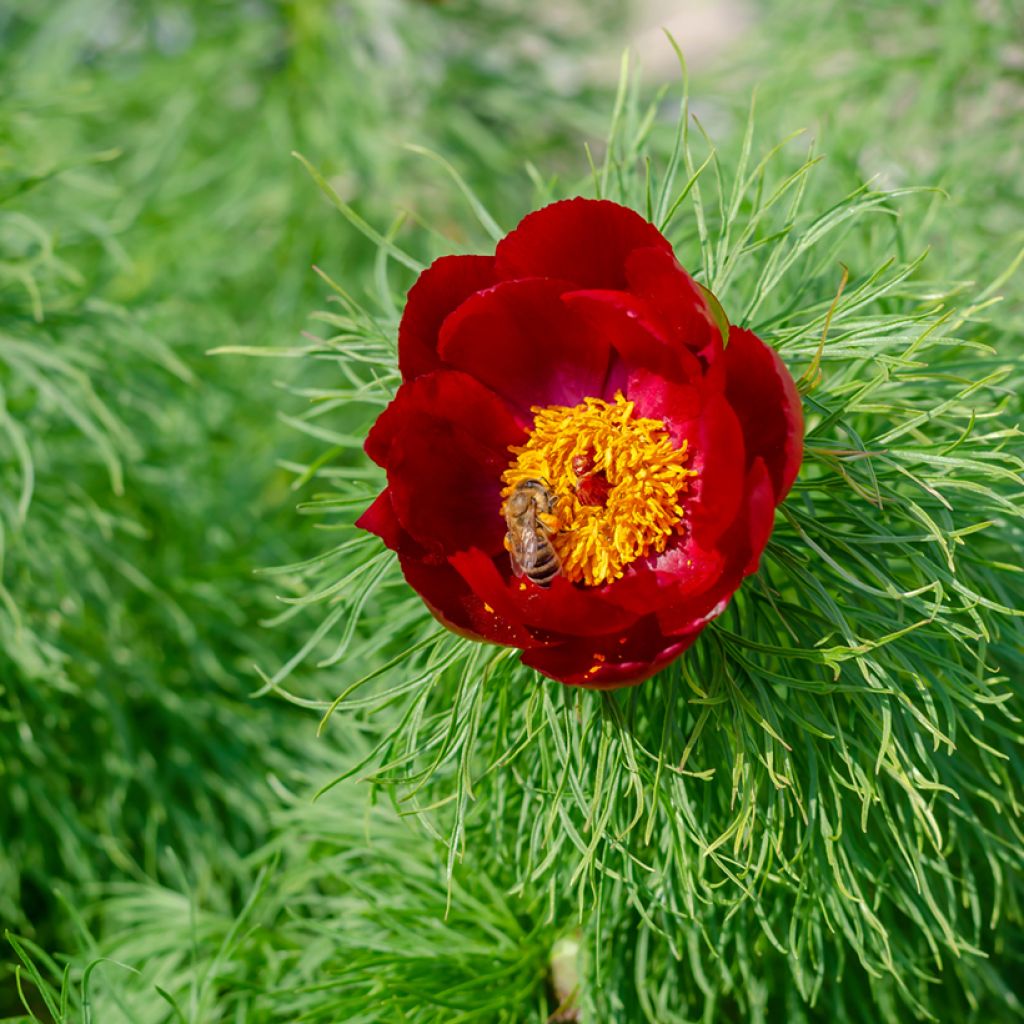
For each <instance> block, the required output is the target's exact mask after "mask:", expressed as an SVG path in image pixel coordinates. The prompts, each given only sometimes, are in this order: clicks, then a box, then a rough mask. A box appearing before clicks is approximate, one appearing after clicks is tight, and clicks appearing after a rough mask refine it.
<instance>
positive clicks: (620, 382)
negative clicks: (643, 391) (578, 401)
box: [564, 289, 701, 399]
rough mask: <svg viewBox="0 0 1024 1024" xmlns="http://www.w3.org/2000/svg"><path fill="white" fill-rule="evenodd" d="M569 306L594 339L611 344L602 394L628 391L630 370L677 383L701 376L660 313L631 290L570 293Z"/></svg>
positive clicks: (697, 367)
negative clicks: (609, 366) (670, 334)
mask: <svg viewBox="0 0 1024 1024" xmlns="http://www.w3.org/2000/svg"><path fill="white" fill-rule="evenodd" d="M564 301H565V304H566V305H567V306H568V307H569V308H570V309H572V310H573V311H574V312H576V313H577V314H578V315H579V316H580V317H581V318H582V320H583V322H584V323H585V325H586V328H587V331H588V333H589V334H590V336H591V337H593V338H595V339H597V338H599V339H602V340H604V341H606V342H607V344H608V345H609V346H610V347H611V349H612V351H613V356H612V358H613V362H614V364H615V365H614V366H613V367H612V370H611V373H610V374H609V378H608V379H607V380H606V381H605V387H604V391H603V393H602V394H601V395H600V396H598V397H604V398H607V399H610V398H612V397H613V396H614V394H615V392H616V391H619V390H625V387H626V382H627V380H628V377H629V374H630V373H631V372H632V371H634V370H638V369H644V370H648V371H650V372H652V373H655V374H657V375H658V376H659V377H663V378H665V379H667V380H671V381H675V382H677V383H685V382H687V381H694V380H699V379H700V376H701V366H700V363H699V362H698V360H697V357H696V356H695V355H694V354H693V353H692V352H690V351H689V350H688V349H685V348H683V347H682V346H680V345H676V344H673V343H672V342H671V341H669V338H668V336H667V334H666V332H665V329H664V327H663V325H662V324H661V323H660V321H659V320H658V318H657V314H656V313H655V312H654V310H652V309H651V308H650V307H649V306H648V304H647V303H646V302H644V300H643V299H638V298H637V297H636V296H635V295H630V294H629V292H617V291H609V290H607V289H589V290H585V291H574V292H570V293H569V294H567V295H566V296H565V297H564Z"/></svg>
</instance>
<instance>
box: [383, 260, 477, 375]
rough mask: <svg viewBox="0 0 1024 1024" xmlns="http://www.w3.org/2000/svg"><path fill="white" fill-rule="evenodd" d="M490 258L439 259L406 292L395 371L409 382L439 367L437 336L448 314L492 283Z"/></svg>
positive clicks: (399, 327)
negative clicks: (399, 371) (399, 372)
mask: <svg viewBox="0 0 1024 1024" xmlns="http://www.w3.org/2000/svg"><path fill="white" fill-rule="evenodd" d="M495 280H496V278H495V276H494V257H493V256H442V257H441V258H440V259H436V260H434V262H433V263H431V264H430V266H429V267H427V269H426V270H424V271H423V273H422V274H420V276H419V277H418V278H417V279H416V283H415V284H414V285H413V286H412V288H410V289H409V295H408V297H407V298H406V302H405V312H404V313H403V314H402V322H401V323H400V324H399V326H398V368H399V369H400V370H401V371H402V379H403V380H412V379H413V378H414V377H419V376H421V375H422V374H424V373H430V372H431V371H433V370H438V369H440V368H441V360H440V359H439V358H438V355H437V335H438V331H440V329H441V324H442V323H444V319H445V317H446V316H448V314H449V313H451V311H452V310H453V309H455V308H456V307H457V306H459V305H460V304H461V303H462V302H464V301H465V300H466V299H468V298H469V296H470V295H473V294H474V293H475V292H478V291H481V290H482V289H484V288H489V287H490V286H491V285H492V284H494V282H495Z"/></svg>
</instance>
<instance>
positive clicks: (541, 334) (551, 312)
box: [440, 278, 609, 422]
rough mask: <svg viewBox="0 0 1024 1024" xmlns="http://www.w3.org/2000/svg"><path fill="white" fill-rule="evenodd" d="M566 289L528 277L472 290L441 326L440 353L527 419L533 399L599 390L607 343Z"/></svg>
mask: <svg viewBox="0 0 1024 1024" xmlns="http://www.w3.org/2000/svg"><path fill="white" fill-rule="evenodd" d="M568 288H570V285H567V284H565V283H564V282H558V281H549V280H543V279H540V278H528V279H524V280H520V281H506V282H504V283H502V284H499V285H496V286H495V287H494V288H490V289H488V290H487V291H484V292H480V293H479V294H478V295H474V296H473V297H472V298H470V299H467V300H466V302H464V303H463V304H462V305H461V306H460V307H459V308H458V309H457V310H456V311H455V312H454V313H453V314H452V315H451V316H450V317H448V319H447V320H446V321H445V323H444V326H443V327H442V328H441V343H440V354H441V358H442V359H444V360H445V362H447V363H450V364H451V365H452V366H457V367H458V368H459V369H461V370H464V371H466V372H467V373H469V374H472V375H473V376H474V377H476V378H477V379H478V380H480V381H482V382H483V383H484V384H486V385H487V386H488V387H489V388H491V389H492V390H494V391H495V392H496V393H497V394H499V395H501V396H502V397H503V398H505V399H506V400H507V401H508V402H509V403H510V404H511V405H513V406H514V407H515V408H517V409H518V411H519V413H520V415H521V416H522V417H523V418H524V421H525V422H532V420H533V416H532V414H531V413H530V409H531V408H532V407H533V406H537V405H540V406H546V405H569V406H572V405H576V404H577V403H579V402H580V401H582V400H583V398H584V397H586V396H587V395H597V394H600V392H601V388H602V387H603V386H604V381H605V377H606V376H607V373H608V358H609V347H608V342H607V340H606V339H604V338H600V337H595V336H594V334H593V333H592V332H591V331H590V330H589V329H588V328H587V325H586V322H585V321H584V320H583V319H582V318H581V317H579V316H578V315H575V314H574V313H573V312H572V310H571V309H570V308H569V307H568V306H567V305H566V303H565V302H563V301H562V296H563V294H564V293H565V292H566V290H567V289H568Z"/></svg>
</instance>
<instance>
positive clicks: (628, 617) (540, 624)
mask: <svg viewBox="0 0 1024 1024" xmlns="http://www.w3.org/2000/svg"><path fill="white" fill-rule="evenodd" d="M505 557H507V556H505ZM500 558H502V556H499V559H500ZM451 563H452V565H453V566H454V568H455V569H456V571H457V572H458V573H459V574H460V575H461V576H462V578H463V579H464V580H465V581H466V583H467V584H468V585H469V586H470V587H471V588H472V589H473V591H474V592H475V593H476V594H478V595H479V596H480V598H482V599H483V600H484V601H486V602H487V603H488V604H489V605H490V606H491V607H492V608H494V609H495V610H496V611H497V612H498V614H499V615H501V616H502V617H503V618H507V619H508V620H510V621H513V622H521V623H523V624H524V625H526V626H529V627H530V628H531V630H532V631H534V633H535V635H538V636H543V637H544V638H545V639H551V640H554V639H558V640H563V639H565V638H566V637H572V636H597V635H600V634H604V633H619V632H621V631H622V630H624V629H626V628H628V627H629V626H631V625H632V624H633V623H634V622H635V621H636V618H637V613H636V612H634V611H632V610H630V609H628V608H625V607H623V606H621V605H618V604H616V603H614V602H613V601H611V600H609V598H608V595H607V593H605V592H604V591H603V590H602V589H600V588H595V589H586V588H583V587H576V586H574V585H573V584H572V583H570V582H569V581H568V580H567V579H565V578H563V577H561V576H559V577H557V578H556V579H555V580H554V581H553V582H552V584H551V586H550V587H546V588H545V587H538V586H537V585H536V584H535V583H531V582H530V581H529V580H526V579H519V578H517V577H515V576H512V575H511V574H510V573H509V572H508V567H504V568H503V569H499V568H498V566H497V565H496V564H495V562H494V560H493V559H492V558H490V557H489V556H488V555H487V554H486V553H485V552H483V551H480V550H471V551H462V552H459V553H458V554H456V555H453V556H452V557H451Z"/></svg>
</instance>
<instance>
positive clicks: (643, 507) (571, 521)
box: [502, 392, 697, 586]
mask: <svg viewBox="0 0 1024 1024" xmlns="http://www.w3.org/2000/svg"><path fill="white" fill-rule="evenodd" d="M531 411H532V412H533V413H534V415H535V418H534V423H533V430H532V431H531V432H530V436H529V440H528V441H527V442H526V444H525V445H523V446H522V447H519V448H511V449H509V450H510V451H511V452H512V454H513V455H515V457H516V458H515V462H513V464H512V465H511V466H509V468H508V469H507V470H505V472H504V473H503V474H502V481H503V482H504V483H505V485H506V486H505V490H504V491H503V492H502V497H503V498H507V497H508V496H509V495H510V494H511V493H512V490H513V488H514V487H515V485H516V484H518V483H520V482H521V481H523V480H529V479H536V480H541V481H543V482H545V483H546V484H547V485H548V486H549V487H550V488H551V490H552V492H553V493H554V494H556V495H557V497H558V505H557V507H556V509H555V514H556V516H557V518H558V520H559V524H558V531H557V533H555V535H554V540H553V543H554V546H555V550H556V552H557V553H558V556H559V558H560V559H561V562H562V574H563V575H564V576H566V577H567V578H568V579H569V580H570V581H572V582H573V583H580V582H582V583H584V584H586V585H587V586H598V585H599V584H601V583H605V582H607V581H609V580H614V579H618V578H619V577H621V576H622V575H623V573H624V572H625V570H626V567H627V566H628V565H629V564H630V563H631V562H634V561H635V560H636V559H638V558H642V557H643V556H645V555H648V554H650V553H651V552H661V551H664V550H665V545H666V544H667V543H668V540H669V538H670V537H671V536H672V535H673V534H674V533H676V532H678V530H679V529H680V527H681V520H682V516H683V508H682V505H681V497H682V495H683V494H685V493H686V490H687V488H688V486H689V479H690V478H691V477H694V476H696V475H697V474H696V471H694V470H692V469H688V468H687V467H686V462H687V461H688V458H689V455H688V453H687V446H686V442H685V441H684V442H683V445H682V447H681V448H676V447H675V446H674V445H673V443H672V439H671V438H670V437H669V434H668V430H667V429H666V427H665V424H664V423H663V422H662V421H661V420H654V419H645V418H643V417H634V416H633V403H632V402H628V401H626V399H625V398H624V397H623V396H622V393H621V392H619V393H617V394H616V395H615V401H614V402H606V401H604V400H603V399H601V398H586V399H584V400H583V402H582V403H581V404H580V405H576V406H573V407H572V408H569V407H567V406H560V405H553V406H549V407H547V408H539V407H538V408H534V409H532V410H531ZM574 460H576V466H575V468H574ZM581 460H583V461H584V462H585V463H586V465H587V467H588V469H587V470H586V472H585V473H584V474H583V476H584V478H585V477H586V476H587V474H588V473H594V474H603V477H604V479H606V480H607V487H606V490H607V496H606V499H605V500H604V502H603V503H602V504H594V503H587V502H586V501H585V500H584V501H581V500H580V499H581V496H582V497H583V498H584V499H586V498H587V487H586V482H585V479H584V478H581V476H580V475H578V473H577V470H578V469H579V467H580V464H581ZM591 465H592V468H590V467H591ZM578 492H579V493H578ZM502 512H503V513H504V508H502Z"/></svg>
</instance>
